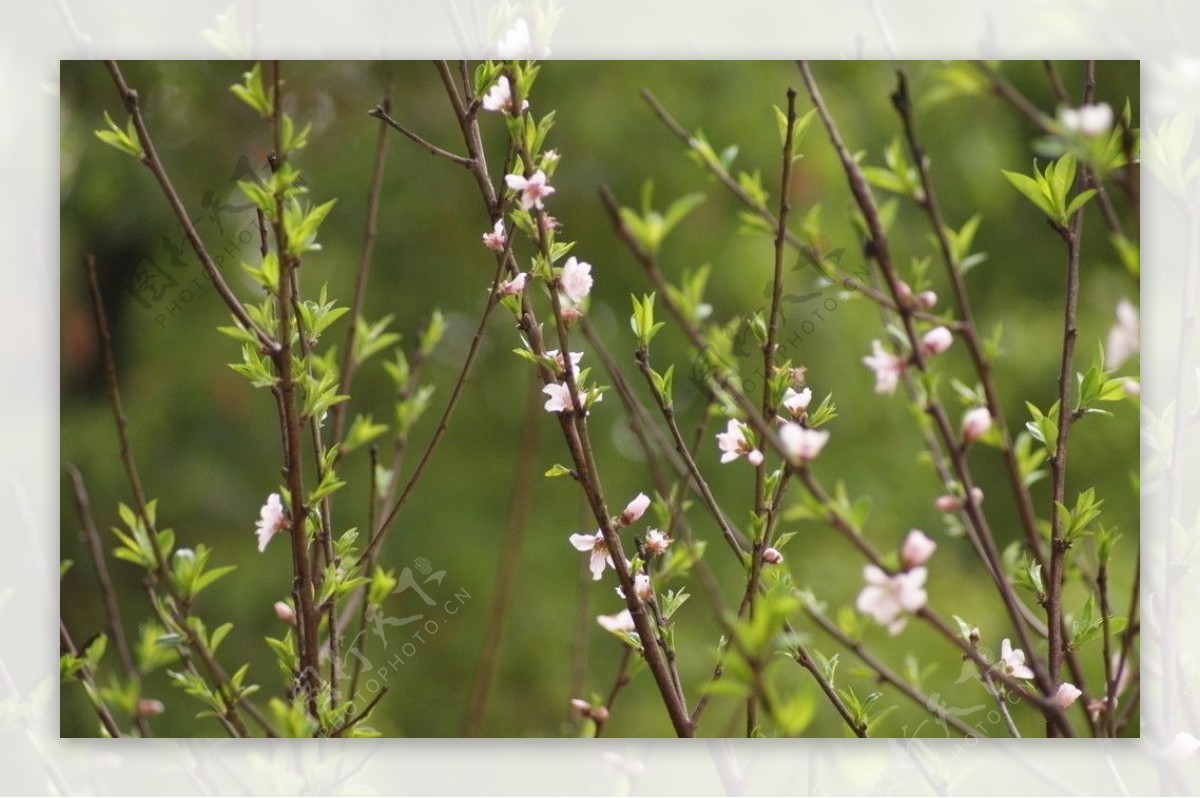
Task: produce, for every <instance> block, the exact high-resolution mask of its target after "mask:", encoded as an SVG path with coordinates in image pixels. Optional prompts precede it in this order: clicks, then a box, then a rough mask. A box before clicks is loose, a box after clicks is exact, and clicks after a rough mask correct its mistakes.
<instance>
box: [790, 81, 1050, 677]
mask: <svg viewBox="0 0 1200 798" xmlns="http://www.w3.org/2000/svg"><path fill="white" fill-rule="evenodd" d="M798 66H799V68H800V73H801V76H802V77H803V79H804V84H805V86H806V88H807V89H808V93H809V96H810V97H811V98H812V102H813V105H814V106H815V107H816V109H817V114H818V116H819V117H820V118H821V121H822V123H823V124H824V126H825V130H826V133H827V134H828V137H829V140H830V143H831V144H832V145H833V148H834V150H835V152H836V153H837V155H838V159H839V160H840V161H841V163H842V169H843V171H844V172H845V174H846V178H847V181H848V182H849V185H850V190H851V193H852V194H853V195H854V199H855V202H856V204H857V205H858V207H859V210H860V211H861V212H862V215H863V218H864V219H865V220H866V223H867V227H868V229H869V230H870V240H869V242H868V245H869V249H870V252H871V254H872V256H873V257H874V259H875V262H876V263H877V264H878V265H879V268H880V271H881V272H882V273H883V276H884V278H885V279H886V282H887V286H888V290H889V291H890V292H891V294H892V299H893V300H894V304H895V305H896V308H897V312H898V313H899V314H900V318H901V321H902V327H903V329H904V332H905V335H906V337H907V338H908V342H909V346H910V349H911V351H912V363H913V365H914V366H915V367H916V368H917V369H919V370H920V371H922V372H924V371H926V370H927V368H928V364H927V362H926V359H925V355H924V354H923V352H922V347H921V338H920V336H919V335H918V333H917V329H916V326H915V324H914V314H913V309H912V308H911V306H910V305H908V304H907V303H905V302H902V301H901V299H900V297H901V290H900V278H899V275H898V274H897V272H896V268H895V265H894V264H893V263H892V259H891V253H890V251H889V249H888V244H887V236H886V233H885V232H884V228H883V222H882V219H881V218H880V215H879V209H878V206H877V205H876V204H875V200H874V197H873V196H872V194H871V189H870V186H869V185H868V183H867V180H866V178H865V176H864V175H863V172H862V169H861V168H860V167H859V165H858V162H857V161H856V160H855V159H854V158H853V156H852V155H851V153H850V150H849V149H848V148H847V146H846V144H845V143H844V141H843V140H842V137H841V134H840V132H839V131H838V127H837V123H836V122H835V121H834V119H833V116H832V115H831V114H830V112H829V109H828V107H827V106H826V105H825V101H824V99H823V98H822V96H821V92H820V89H819V88H818V87H817V84H816V81H815V80H814V79H813V76H812V71H811V70H810V69H809V66H808V63H807V62H805V61H800V62H798ZM925 411H926V412H927V413H928V414H929V416H930V417H931V418H932V419H933V421H934V423H935V425H936V427H937V429H938V432H939V434H940V435H941V437H942V440H943V442H944V444H945V446H946V449H947V451H948V452H949V454H950V457H951V462H952V463H953V464H954V469H955V472H956V473H957V475H958V477H959V481H960V483H961V484H962V487H963V490H964V491H965V495H966V497H967V498H966V500H965V501H964V507H965V509H966V510H967V513H968V514H969V516H970V518H971V523H972V525H973V526H974V528H975V530H976V533H977V534H978V536H979V538H980V540H981V541H983V542H984V543H985V545H984V550H985V551H986V552H987V554H988V571H989V574H990V575H991V577H992V581H993V583H994V584H995V585H996V588H997V591H998V592H999V593H1000V597H1001V599H1002V601H1003V603H1004V605H1005V609H1006V610H1007V612H1008V615H1009V618H1010V620H1011V621H1012V624H1013V627H1014V629H1015V630H1016V633H1017V637H1018V638H1019V639H1020V641H1021V645H1022V646H1023V648H1024V650H1025V651H1027V652H1029V655H1030V666H1031V668H1032V669H1033V671H1034V673H1035V675H1036V677H1037V681H1038V683H1039V685H1040V686H1041V688H1042V690H1043V692H1044V693H1045V694H1047V695H1049V694H1051V693H1052V692H1053V689H1054V688H1053V685H1052V684H1051V683H1050V681H1049V680H1048V678H1047V674H1046V671H1045V669H1044V668H1043V667H1042V665H1041V663H1040V662H1039V661H1038V659H1037V657H1036V656H1035V654H1034V648H1033V643H1032V638H1031V637H1030V635H1029V630H1028V627H1027V624H1026V623H1025V618H1024V616H1023V614H1022V613H1021V611H1020V606H1019V605H1020V602H1019V600H1018V599H1017V598H1016V595H1015V593H1014V592H1013V589H1012V585H1010V584H1009V583H1008V581H1007V579H1006V578H1005V576H1004V570H1003V567H1002V565H1001V562H1000V555H999V552H998V550H997V548H996V543H995V539H994V538H993V537H992V534H991V531H990V529H989V527H988V524H987V519H986V518H985V517H984V515H983V510H982V508H981V507H980V504H979V502H978V501H976V500H975V499H974V498H973V496H972V493H973V491H972V488H973V487H974V483H973V481H972V479H971V473H970V470H969V469H968V467H967V464H966V450H965V447H964V446H963V445H961V443H960V441H959V438H958V436H957V434H956V432H955V431H954V428H953V427H952V426H951V425H950V422H949V420H948V418H947V414H946V410H945V408H944V407H943V406H942V403H941V401H940V400H939V399H938V398H937V397H936V396H935V395H933V394H930V396H929V397H928V400H927V402H926V407H925Z"/></svg>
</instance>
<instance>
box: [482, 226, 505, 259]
mask: <svg viewBox="0 0 1200 798" xmlns="http://www.w3.org/2000/svg"><path fill="white" fill-rule="evenodd" d="M506 244H508V234H507V233H505V232H504V220H503V219H497V220H496V224H495V225H493V226H492V232H490V233H484V234H483V245H484V246H485V247H487V248H488V249H490V250H492V251H493V252H503V251H504V247H505V245H506Z"/></svg>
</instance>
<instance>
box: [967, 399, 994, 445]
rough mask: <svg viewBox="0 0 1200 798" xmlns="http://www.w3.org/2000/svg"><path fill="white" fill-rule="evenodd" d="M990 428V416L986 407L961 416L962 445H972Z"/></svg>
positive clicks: (969, 411) (974, 409) (977, 408)
mask: <svg viewBox="0 0 1200 798" xmlns="http://www.w3.org/2000/svg"><path fill="white" fill-rule="evenodd" d="M991 428H992V414H991V412H990V411H989V410H988V409H987V408H986V407H976V408H973V409H971V410H968V411H967V412H966V413H965V414H964V415H963V420H962V437H963V442H964V443H974V442H975V441H977V440H979V439H980V438H982V437H983V436H984V434H985V433H987V431H988V430H990V429H991Z"/></svg>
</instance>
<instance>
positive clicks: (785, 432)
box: [779, 421, 829, 463]
mask: <svg viewBox="0 0 1200 798" xmlns="http://www.w3.org/2000/svg"><path fill="white" fill-rule="evenodd" d="M779 440H780V442H781V443H782V444H783V450H784V452H786V453H787V456H788V457H789V458H791V459H792V460H798V461H799V462H802V463H806V462H808V461H809V460H812V459H814V458H815V457H816V456H817V455H819V454H820V453H821V450H822V449H824V448H825V444H826V443H827V442H828V441H829V432H828V431H826V430H817V429H808V428H807V427H802V426H800V425H799V424H793V423H792V422H790V421H789V422H788V423H786V424H784V425H783V426H782V427H780V428H779Z"/></svg>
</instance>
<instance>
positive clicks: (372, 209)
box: [332, 77, 395, 503]
mask: <svg viewBox="0 0 1200 798" xmlns="http://www.w3.org/2000/svg"><path fill="white" fill-rule="evenodd" d="M394 83H395V78H394V77H393V78H390V79H389V80H388V87H387V91H386V92H384V95H383V101H382V102H381V103H380V106H379V107H380V108H382V109H383V110H384V111H385V112H386V111H388V110H390V108H391V97H392V86H393V84H394ZM389 138H390V137H389V136H388V133H387V128H386V127H384V126H383V125H382V124H381V125H380V126H379V134H378V135H377V136H376V138H375V160H374V162H373V165H372V166H371V182H370V184H369V186H368V188H367V214H366V221H365V222H364V224H363V241H362V249H361V250H360V251H359V256H358V270H357V271H356V272H355V273H354V298H353V299H352V300H351V301H350V312H349V313H348V314H347V315H348V316H349V317H350V324H349V325H348V326H347V330H346V343H345V349H344V350H343V351H342V363H341V369H340V372H339V373H340V375H341V385H340V386H339V388H338V393H339V394H343V395H346V394H349V393H350V386H351V383H352V382H353V381H354V372H355V370H356V368H357V366H358V364H357V363H356V362H355V360H354V343H355V337H356V336H357V334H358V320H359V317H360V316H361V315H362V310H363V305H364V304H365V302H366V298H367V280H368V278H369V277H370V273H371V256H372V255H373V254H374V252H375V241H376V239H377V238H378V237H379V198H380V196H381V194H382V193H383V191H382V189H383V171H384V165H385V163H386V162H387V149H388V141H389ZM348 405H349V403H348V402H339V403H338V404H336V405H334V407H333V424H332V429H333V440H334V441H335V442H337V441H341V440H342V434H343V430H344V425H345V423H346V412H347V410H348ZM338 457H339V459H340V457H341V454H340V452H339V455H338ZM336 463H337V460H335V461H334V464H335V465H336ZM373 502H374V499H372V503H373Z"/></svg>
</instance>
